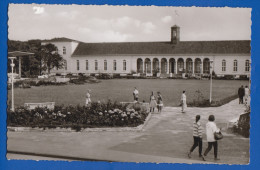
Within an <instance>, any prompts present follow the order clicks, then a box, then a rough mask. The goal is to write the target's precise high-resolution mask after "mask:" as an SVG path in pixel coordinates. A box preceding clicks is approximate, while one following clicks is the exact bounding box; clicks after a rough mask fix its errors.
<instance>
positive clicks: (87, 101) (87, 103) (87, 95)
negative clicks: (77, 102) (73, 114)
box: [86, 90, 91, 106]
mask: <svg viewBox="0 0 260 170" xmlns="http://www.w3.org/2000/svg"><path fill="white" fill-rule="evenodd" d="M90 103H91V99H90V90H88V91H87V93H86V106H87V105H89V104H90Z"/></svg>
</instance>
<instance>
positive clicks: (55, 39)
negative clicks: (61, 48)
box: [42, 37, 78, 42]
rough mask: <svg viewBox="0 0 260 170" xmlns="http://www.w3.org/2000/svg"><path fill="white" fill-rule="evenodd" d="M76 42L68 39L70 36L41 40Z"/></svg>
mask: <svg viewBox="0 0 260 170" xmlns="http://www.w3.org/2000/svg"><path fill="white" fill-rule="evenodd" d="M73 41H75V42H78V41H76V40H73V39H70V38H65V37H60V38H53V39H50V40H42V42H73Z"/></svg>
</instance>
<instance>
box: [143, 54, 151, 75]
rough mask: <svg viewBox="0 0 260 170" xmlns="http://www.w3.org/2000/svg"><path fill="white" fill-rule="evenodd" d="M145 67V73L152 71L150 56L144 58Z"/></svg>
mask: <svg viewBox="0 0 260 170" xmlns="http://www.w3.org/2000/svg"><path fill="white" fill-rule="evenodd" d="M144 69H145V73H151V60H150V59H149V58H146V59H145V60H144Z"/></svg>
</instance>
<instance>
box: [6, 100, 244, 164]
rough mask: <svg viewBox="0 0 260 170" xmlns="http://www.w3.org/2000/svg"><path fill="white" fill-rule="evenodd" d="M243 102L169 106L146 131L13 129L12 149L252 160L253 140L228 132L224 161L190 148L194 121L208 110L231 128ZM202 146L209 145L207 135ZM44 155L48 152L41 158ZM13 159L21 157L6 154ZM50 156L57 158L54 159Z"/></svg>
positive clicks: (115, 157) (126, 158) (142, 158)
mask: <svg viewBox="0 0 260 170" xmlns="http://www.w3.org/2000/svg"><path fill="white" fill-rule="evenodd" d="M243 111H244V106H242V105H238V100H234V101H232V102H230V103H228V104H226V105H224V106H221V107H216V108H188V110H187V112H186V113H185V114H182V113H180V108H174V107H165V108H164V110H163V112H162V113H161V114H158V113H155V114H153V115H152V117H151V119H150V121H149V122H148V124H147V125H146V126H145V127H144V129H143V131H139V132H105V131H103V132H8V134H7V135H8V142H7V145H8V146H7V148H8V151H14V152H21V153H33V154H36V155H37V154H38V157H28V156H25V157H24V159H48V158H46V157H44V156H49V157H50V156H53V157H57V158H62V159H64V157H65V158H66V157H67V158H68V159H69V158H72V159H73V158H76V159H77V160H108V161H120V162H157V163H159V162H167V163H225V164H247V163H249V139H247V138H243V137H241V136H237V135H234V134H229V133H225V130H224V136H225V138H224V139H223V140H221V141H219V157H220V158H221V160H220V161H218V162H214V159H213V150H212V151H211V152H210V153H209V155H208V157H207V162H202V161H201V159H199V157H198V152H197V149H196V150H195V151H194V152H193V154H192V158H191V159H188V158H187V152H188V150H189V148H190V147H191V145H192V142H193V141H192V140H193V138H192V126H191V125H192V122H193V121H194V117H195V115H196V114H200V115H201V118H202V120H201V122H202V124H203V125H205V123H206V122H207V118H208V115H210V114H214V115H215V117H216V123H217V125H218V126H219V127H223V128H225V127H226V124H227V122H228V120H231V119H233V118H236V117H237V116H238V115H239V114H241V113H243ZM203 145H204V146H203V150H205V148H206V145H207V143H206V141H205V136H204V140H203ZM39 155H40V156H43V157H39ZM7 158H8V159H12V158H13V159H20V158H21V156H19V155H16V154H7ZM49 159H50V160H51V159H53V158H49Z"/></svg>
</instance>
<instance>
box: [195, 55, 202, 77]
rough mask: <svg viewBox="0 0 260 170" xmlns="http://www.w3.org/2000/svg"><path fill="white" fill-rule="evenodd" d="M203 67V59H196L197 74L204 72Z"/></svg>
mask: <svg viewBox="0 0 260 170" xmlns="http://www.w3.org/2000/svg"><path fill="white" fill-rule="evenodd" d="M201 65H202V63H201V59H200V58H196V59H195V74H201V71H202V70H201V69H202V68H201Z"/></svg>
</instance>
